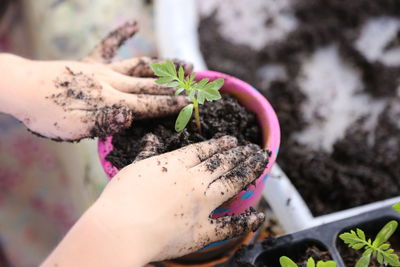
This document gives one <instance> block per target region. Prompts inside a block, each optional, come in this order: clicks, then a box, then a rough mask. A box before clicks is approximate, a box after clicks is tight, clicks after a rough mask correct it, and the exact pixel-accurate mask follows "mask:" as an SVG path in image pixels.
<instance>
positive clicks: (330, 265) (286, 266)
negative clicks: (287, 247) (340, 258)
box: [279, 256, 336, 267]
mask: <svg viewBox="0 0 400 267" xmlns="http://www.w3.org/2000/svg"><path fill="white" fill-rule="evenodd" d="M279 263H280V264H281V267H298V265H297V264H296V263H295V262H294V261H292V260H291V259H290V258H289V257H286V256H282V257H280V258H279ZM307 267H336V262H334V261H318V262H317V265H315V260H314V259H313V258H312V257H310V258H308V260H307Z"/></svg>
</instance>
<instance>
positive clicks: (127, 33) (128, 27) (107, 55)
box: [92, 21, 138, 63]
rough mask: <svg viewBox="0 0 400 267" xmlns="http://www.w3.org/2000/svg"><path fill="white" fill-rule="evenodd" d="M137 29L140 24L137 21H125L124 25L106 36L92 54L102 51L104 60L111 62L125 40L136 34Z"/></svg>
mask: <svg viewBox="0 0 400 267" xmlns="http://www.w3.org/2000/svg"><path fill="white" fill-rule="evenodd" d="M137 31H138V25H137V22H136V21H133V22H127V23H125V24H124V25H123V26H122V27H119V28H118V29H116V30H115V31H112V32H111V33H110V34H109V35H108V36H107V37H106V38H104V40H103V41H102V42H101V43H100V44H99V45H98V46H97V47H96V48H95V49H94V51H93V52H92V54H94V53H100V55H101V57H102V59H103V60H104V62H106V63H109V62H110V61H111V59H113V57H114V56H115V53H116V52H117V50H118V49H119V48H120V47H121V46H122V45H123V44H124V42H125V41H126V40H128V39H129V38H131V37H132V36H133V35H135V33H136V32H137Z"/></svg>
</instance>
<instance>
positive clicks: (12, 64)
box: [0, 53, 32, 117]
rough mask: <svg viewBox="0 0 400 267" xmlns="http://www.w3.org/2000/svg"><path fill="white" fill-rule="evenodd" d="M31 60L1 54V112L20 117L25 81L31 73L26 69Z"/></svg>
mask: <svg viewBox="0 0 400 267" xmlns="http://www.w3.org/2000/svg"><path fill="white" fill-rule="evenodd" d="M29 62H31V61H30V60H27V59H24V58H21V57H18V56H15V55H12V54H5V53H0V73H1V74H0V75H1V79H0V112H3V113H7V114H11V115H13V116H15V117H18V113H19V111H20V110H21V109H22V108H23V107H21V104H20V100H21V99H22V98H24V97H25V96H24V95H23V91H24V81H26V79H27V78H28V76H29V75H32V73H29V71H28V69H29V68H26V66H27V64H29Z"/></svg>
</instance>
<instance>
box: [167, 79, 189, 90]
mask: <svg viewBox="0 0 400 267" xmlns="http://www.w3.org/2000/svg"><path fill="white" fill-rule="evenodd" d="M179 85H180V83H179V82H177V81H174V82H170V83H169V84H167V87H178V86H179ZM183 90H185V89H184V88H183Z"/></svg>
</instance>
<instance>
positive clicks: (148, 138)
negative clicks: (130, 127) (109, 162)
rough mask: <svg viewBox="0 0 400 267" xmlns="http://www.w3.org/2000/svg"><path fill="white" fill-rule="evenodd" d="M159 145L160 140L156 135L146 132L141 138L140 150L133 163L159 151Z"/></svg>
mask: <svg viewBox="0 0 400 267" xmlns="http://www.w3.org/2000/svg"><path fill="white" fill-rule="evenodd" d="M160 147H161V142H160V139H159V138H158V137H157V136H156V135H154V134H152V133H148V134H146V135H145V136H143V138H142V150H141V151H140V152H139V154H138V155H137V156H136V158H135V160H134V161H133V163H136V162H138V161H140V160H143V159H147V158H150V157H153V156H156V155H158V154H159V153H160Z"/></svg>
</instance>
